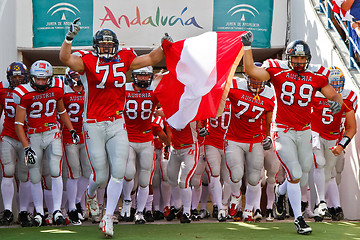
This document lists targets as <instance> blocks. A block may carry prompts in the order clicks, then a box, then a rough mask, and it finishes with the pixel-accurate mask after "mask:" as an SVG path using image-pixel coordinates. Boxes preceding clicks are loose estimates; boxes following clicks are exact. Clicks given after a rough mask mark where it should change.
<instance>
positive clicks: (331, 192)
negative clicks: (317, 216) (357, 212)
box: [326, 178, 340, 208]
mask: <svg viewBox="0 0 360 240" xmlns="http://www.w3.org/2000/svg"><path fill="white" fill-rule="evenodd" d="M326 195H327V198H328V207H335V208H336V207H340V194H339V187H338V185H337V183H336V178H331V179H330V180H329V182H328V184H327V193H326Z"/></svg>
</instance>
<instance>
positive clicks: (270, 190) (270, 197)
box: [266, 183, 275, 209]
mask: <svg viewBox="0 0 360 240" xmlns="http://www.w3.org/2000/svg"><path fill="white" fill-rule="evenodd" d="M274 186H275V183H267V186H266V196H267V204H266V209H272V208H273V205H274V201H275V193H274Z"/></svg>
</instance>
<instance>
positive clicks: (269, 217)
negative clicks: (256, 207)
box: [266, 209, 274, 222]
mask: <svg viewBox="0 0 360 240" xmlns="http://www.w3.org/2000/svg"><path fill="white" fill-rule="evenodd" d="M266 221H267V222H273V221H274V213H273V210H272V209H266Z"/></svg>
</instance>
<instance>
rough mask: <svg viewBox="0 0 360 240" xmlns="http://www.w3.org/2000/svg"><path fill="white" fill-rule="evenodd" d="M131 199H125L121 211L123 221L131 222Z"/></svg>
mask: <svg viewBox="0 0 360 240" xmlns="http://www.w3.org/2000/svg"><path fill="white" fill-rule="evenodd" d="M131 204H132V202H131V200H124V201H123V205H122V208H121V212H120V217H121V221H126V222H130V210H131Z"/></svg>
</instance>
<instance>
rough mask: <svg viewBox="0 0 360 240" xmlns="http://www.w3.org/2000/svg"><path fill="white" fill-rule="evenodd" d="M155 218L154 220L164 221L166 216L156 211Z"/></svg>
mask: <svg viewBox="0 0 360 240" xmlns="http://www.w3.org/2000/svg"><path fill="white" fill-rule="evenodd" d="M153 216H154V220H162V219H164V214H163V213H162V212H160V211H158V210H157V211H154V214H153Z"/></svg>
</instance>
